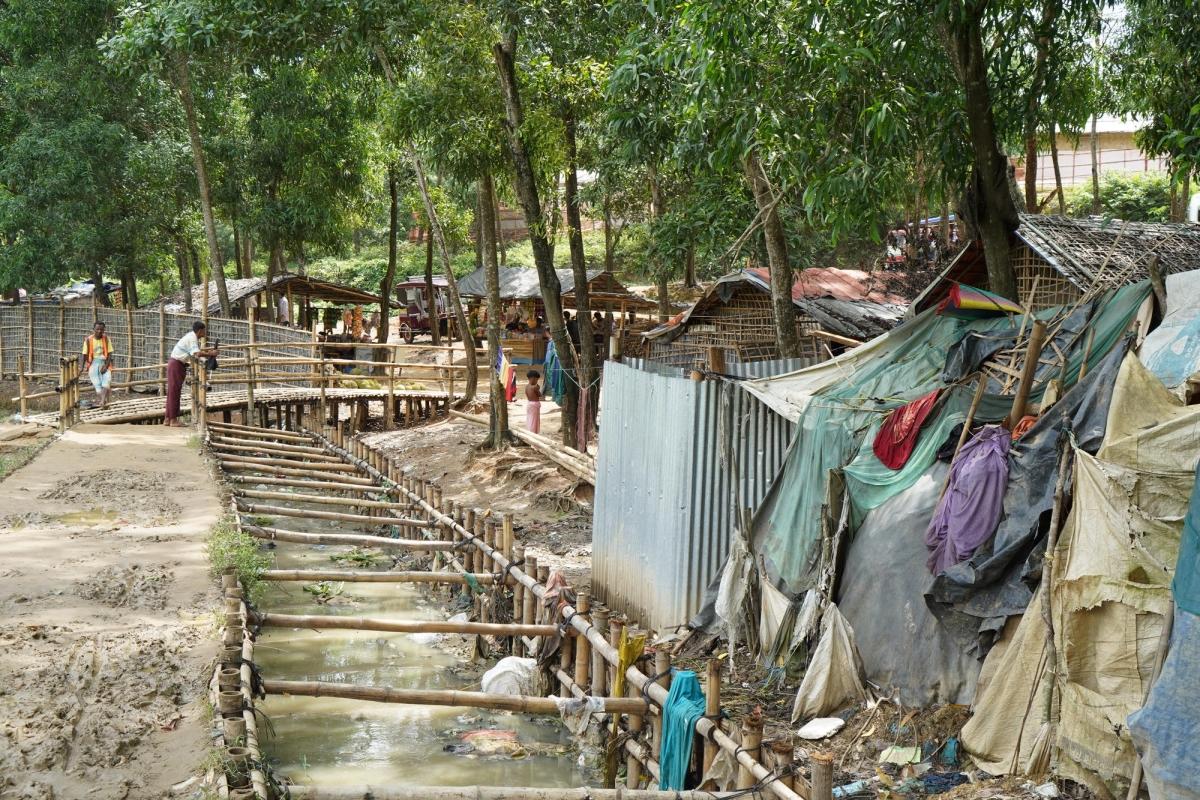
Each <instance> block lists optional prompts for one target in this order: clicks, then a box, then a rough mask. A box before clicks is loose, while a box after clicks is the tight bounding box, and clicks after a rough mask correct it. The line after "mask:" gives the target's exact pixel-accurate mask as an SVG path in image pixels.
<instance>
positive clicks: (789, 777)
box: [771, 734, 796, 789]
mask: <svg viewBox="0 0 1200 800" xmlns="http://www.w3.org/2000/svg"><path fill="white" fill-rule="evenodd" d="M784 737H785V738H783V739H776V740H775V741H773V742H771V755H772V756H773V757H774V759H775V764H774V770H775V772H776V774H778V775H779V776H780V778H779V779H780V780H781V781H782V782H783V785H784V786H786V787H788V788H789V789H794V788H796V777H795V775H793V774H792V759H793V757H794V756H795V751H794V750H793V749H792V742H791V739H790V738H788V734H784Z"/></svg>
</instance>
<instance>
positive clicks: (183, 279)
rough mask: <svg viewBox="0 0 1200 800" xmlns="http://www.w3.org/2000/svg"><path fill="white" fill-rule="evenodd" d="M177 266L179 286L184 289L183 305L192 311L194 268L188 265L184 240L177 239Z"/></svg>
mask: <svg viewBox="0 0 1200 800" xmlns="http://www.w3.org/2000/svg"><path fill="white" fill-rule="evenodd" d="M175 266H176V268H178V270H179V288H180V289H181V290H183V307H184V309H186V310H187V312H188V313H189V314H190V313H192V270H191V268H190V267H189V266H188V259H187V252H186V251H185V250H184V248H183V240H181V239H176V240H175Z"/></svg>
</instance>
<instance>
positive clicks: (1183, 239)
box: [912, 214, 1200, 313]
mask: <svg viewBox="0 0 1200 800" xmlns="http://www.w3.org/2000/svg"><path fill="white" fill-rule="evenodd" d="M1016 240H1017V241H1016V243H1015V244H1016V247H1014V248H1013V268H1014V270H1015V272H1016V276H1017V297H1016V300H1017V301H1019V302H1020V303H1022V304H1023V305H1026V306H1031V307H1033V308H1035V309H1042V308H1049V307H1051V306H1057V305H1062V304H1065V303H1073V302H1075V301H1076V300H1078V299H1079V298H1080V297H1081V296H1083V295H1084V294H1085V293H1087V292H1089V291H1094V290H1096V289H1108V288H1116V287H1118V286H1125V285H1128V284H1130V283H1135V282H1137V281H1143V280H1146V279H1148V278H1149V277H1150V273H1149V263H1150V261H1151V259H1152V258H1153V257H1157V259H1158V264H1159V268H1160V269H1161V271H1162V274H1163V275H1170V274H1173V273H1178V272H1186V271H1189V270H1194V269H1200V225H1196V224H1194V223H1182V224H1162V223H1153V222H1124V221H1122V220H1117V219H1102V218H1100V217H1088V218H1087V219H1076V218H1072V217H1059V216H1048V215H1041V214H1022V215H1021V225H1020V227H1018V228H1017V231H1016ZM956 282H957V283H966V284H969V285H971V286H977V287H979V288H981V289H986V288H988V283H987V263H986V261H985V259H984V252H983V246H982V244H981V243H980V242H978V241H973V242H970V243H969V244H968V245H967V246H966V247H965V248H963V250H962V251H961V252H960V253H959V254H958V256H957V257H956V258H955V259H954V260H953V261H951V262H950V265H949V266H947V267H946V269H945V271H944V272H943V273H942V274H941V276H939V277H938V279H937V280H935V281H934V282H933V283H931V284H930V285H929V287H928V288H927V289H926V290H925V291H924V292H922V293H921V294H920V295H919V296H918V297H917V299H916V300H914V301H913V305H912V313H917V312H920V311H924V310H926V309H928V308H933V307H935V306H936V305H937V304H938V303H939V302H941V300H942V299H943V298H944V297H945V296H946V294H947V293H948V292H949V291H950V286H951V285H952V284H953V283H956Z"/></svg>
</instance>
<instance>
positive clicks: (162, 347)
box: [158, 303, 167, 397]
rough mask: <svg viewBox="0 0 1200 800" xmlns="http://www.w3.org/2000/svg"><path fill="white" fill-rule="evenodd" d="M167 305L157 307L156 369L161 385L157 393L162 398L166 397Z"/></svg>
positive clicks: (160, 304) (161, 304) (162, 304)
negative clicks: (157, 366) (157, 365)
mask: <svg viewBox="0 0 1200 800" xmlns="http://www.w3.org/2000/svg"><path fill="white" fill-rule="evenodd" d="M166 362H167V304H166V303H159V305H158V363H159V364H160V365H161V366H159V368H158V382H159V383H160V384H161V385H160V387H159V390H158V393H159V395H160V396H162V397H166V395H167V367H166Z"/></svg>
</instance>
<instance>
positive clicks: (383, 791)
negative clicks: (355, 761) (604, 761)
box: [288, 785, 744, 800]
mask: <svg viewBox="0 0 1200 800" xmlns="http://www.w3.org/2000/svg"><path fill="white" fill-rule="evenodd" d="M288 792H289V796H290V797H292V798H293V800H718V799H719V798H723V797H738V796H744V794H739V793H727V792H701V791H670V792H660V791H654V790H651V789H641V790H638V791H633V790H630V789H593V788H591V787H587V788H583V789H541V788H531V787H526V786H379V785H362V786H299V785H293V786H289V787H288Z"/></svg>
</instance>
